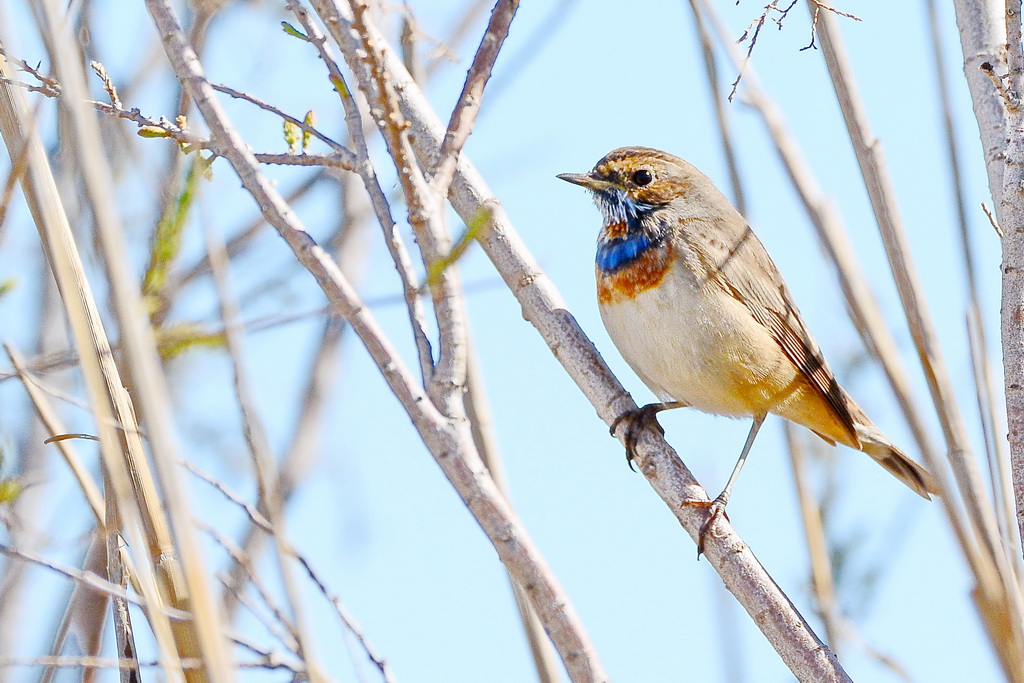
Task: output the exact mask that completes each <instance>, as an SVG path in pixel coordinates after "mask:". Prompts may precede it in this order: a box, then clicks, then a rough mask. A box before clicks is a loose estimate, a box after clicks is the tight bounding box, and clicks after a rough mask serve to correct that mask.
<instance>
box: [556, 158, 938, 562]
mask: <svg viewBox="0 0 1024 683" xmlns="http://www.w3.org/2000/svg"><path fill="white" fill-rule="evenodd" d="M558 177H559V178H561V179H562V180H565V181H568V182H570V183H574V184H576V185H581V186H583V187H585V188H587V189H588V190H590V192H591V193H592V194H593V196H594V201H595V202H596V204H597V206H598V208H599V209H600V210H601V214H602V216H603V217H604V226H603V227H602V228H601V233H600V235H599V237H598V240H597V263H596V273H597V298H598V303H599V306H600V310H601V318H602V319H603V320H604V324H605V327H606V328H607V329H608V334H609V336H611V338H612V341H613V342H615V346H617V347H618V349H619V351H620V352H621V353H622V357H623V358H624V359H625V360H626V362H627V363H629V366H630V367H631V368H632V369H633V371H634V372H636V374H637V375H638V376H639V377H640V379H641V380H643V382H644V384H646V385H647V386H648V387H649V388H650V389H651V391H653V392H654V393H655V395H656V396H657V397H658V398H659V399H660V402H659V403H652V404H650V405H646V406H644V407H643V408H639V409H637V410H635V411H631V412H629V413H626V414H624V415H622V416H620V417H619V418H618V419H617V420H616V421H615V423H614V424H613V425H612V429H611V431H612V434H614V433H615V430H616V429H617V428H618V427H619V425H620V423H626V428H627V432H626V435H625V437H626V438H625V440H626V449H627V458H629V459H630V461H631V460H632V458H633V456H634V448H635V445H636V439H637V435H638V432H639V430H640V429H641V428H643V427H646V426H653V427H655V428H656V429H658V430H659V431H662V430H661V426H660V425H659V424H658V422H657V413H659V412H660V411H662V410H666V409H669V408H678V407H683V406H689V407H692V408H696V409H697V410H701V411H704V412H707V413H714V414H716V415H727V416H730V417H752V418H753V426H752V427H751V428H750V433H749V434H748V435H747V439H746V442H745V443H744V445H743V450H742V452H741V453H740V457H739V460H738V461H737V462H736V466H735V467H734V468H733V471H732V474H731V475H730V476H729V480H728V482H727V483H726V485H725V489H724V490H723V491H722V493H721V494H719V496H718V497H717V498H715V500H714V501H712V502H711V503H710V513H709V515H708V517H707V520H706V521H705V522H704V524H703V526H702V528H701V531H700V535H699V540H698V556H699V555H700V553H701V552H702V550H703V545H704V537H705V535H706V534H707V532H708V530H709V529H710V528H711V526H712V524H713V523H714V522H715V520H716V519H717V518H718V516H720V515H721V514H722V513H723V512H724V510H725V506H726V504H727V503H728V502H729V496H730V494H731V492H732V487H733V485H734V484H735V483H736V478H737V476H738V475H739V473H740V470H741V469H742V468H743V463H744V462H745V461H746V458H747V454H748V453H749V452H750V447H751V445H752V444H753V442H754V437H755V436H757V431H758V429H760V427H761V424H762V423H763V422H764V419H765V417H766V416H767V415H768V413H774V414H775V415H780V416H782V417H784V418H786V419H787V420H791V421H792V422H795V423H797V424H800V425H803V426H805V427H807V428H808V429H810V430H811V431H812V432H814V433H815V434H817V435H818V436H820V437H821V438H822V439H824V440H825V441H827V442H828V443H830V444H832V445H835V444H836V443H841V444H844V445H846V446H849V447H851V448H856V449H857V450H860V451H864V452H865V453H867V454H868V455H870V456H871V457H872V458H874V459H875V461H876V462H877V463H878V464H880V465H881V466H882V467H884V468H885V469H886V470H888V471H889V472H890V473H892V474H893V475H895V476H896V477H897V478H898V479H899V480H900V481H902V482H903V483H904V484H906V485H907V486H909V487H910V488H911V489H913V490H914V492H915V493H917V494H919V495H921V496H923V497H924V498H926V499H927V498H928V497H929V496H928V494H929V493H935V485H934V483H933V480H932V477H931V475H930V474H929V473H928V472H927V471H925V469H924V468H922V467H921V466H920V465H918V464H917V463H916V462H914V461H913V460H911V459H910V458H908V457H907V456H906V455H904V454H903V453H902V452H901V451H900V450H899V449H898V448H896V446H894V445H893V444H892V442H890V441H889V439H887V438H886V437H885V436H884V435H883V434H882V432H881V431H880V430H879V429H878V427H876V426H875V425H874V424H873V423H872V422H871V420H869V419H868V417H867V415H865V414H864V411H863V410H861V409H860V407H859V406H858V405H857V404H856V403H854V401H853V399H851V398H850V397H849V396H848V395H847V393H846V392H845V391H843V388H842V387H840V386H839V383H838V382H837V381H836V378H835V375H833V374H832V370H830V369H829V367H828V364H826V363H825V358H824V357H823V356H822V354H821V350H820V349H819V348H818V345H817V344H816V343H815V341H814V339H813V338H811V334H810V332H809V331H808V330H807V325H806V324H805V323H804V321H803V319H802V318H801V317H800V312H799V311H798V310H797V308H796V304H795V303H793V296H792V295H791V294H790V292H789V288H788V287H787V286H786V283H785V282H784V281H783V279H782V275H781V274H780V273H779V271H778V269H777V268H776V267H775V264H774V263H773V262H772V259H771V257H770V256H768V252H767V251H766V250H765V248H764V245H762V244H761V241H760V240H759V239H758V238H757V236H756V235H754V233H753V231H752V230H751V229H750V226H748V225H747V222H746V220H745V219H744V218H743V216H742V215H740V213H739V212H738V211H737V210H736V209H735V208H733V206H732V204H731V203H730V202H729V200H728V199H726V198H725V196H724V195H723V194H722V193H721V192H719V191H718V189H717V188H716V187H715V186H714V185H713V184H712V183H711V180H710V179H709V178H708V177H707V176H705V175H704V174H703V173H701V172H700V171H698V170H697V169H696V168H694V167H693V166H692V165H690V164H688V163H687V162H685V161H683V160H682V159H680V158H678V157H675V156H673V155H671V154H667V153H666V152H661V151H659V150H656V149H650V148H646V147H623V148H621V149H616V150H614V151H612V152H610V153H609V154H608V155H607V156H605V157H604V158H603V159H601V161H599V162H598V163H597V165H596V166H595V167H594V170H592V171H591V172H590V173H563V174H561V175H559V176H558ZM662 433H664V431H662Z"/></svg>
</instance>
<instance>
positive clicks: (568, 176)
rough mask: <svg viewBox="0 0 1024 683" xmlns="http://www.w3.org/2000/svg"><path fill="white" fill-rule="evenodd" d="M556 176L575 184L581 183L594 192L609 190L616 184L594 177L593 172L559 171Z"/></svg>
mask: <svg viewBox="0 0 1024 683" xmlns="http://www.w3.org/2000/svg"><path fill="white" fill-rule="evenodd" d="M555 177H556V178H558V179H560V180H564V181H565V182H567V183H572V184H573V185H580V186H582V187H585V188H587V189H588V190H593V191H594V192H600V191H601V190H609V189H611V188H612V187H614V186H615V183H610V182H608V181H607V180H602V179H600V178H596V177H594V174H593V173H559V174H558V175H557V176H555Z"/></svg>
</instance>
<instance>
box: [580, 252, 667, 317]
mask: <svg viewBox="0 0 1024 683" xmlns="http://www.w3.org/2000/svg"><path fill="white" fill-rule="evenodd" d="M671 264H672V245H671V244H669V243H668V242H666V243H664V244H659V245H657V246H651V247H650V248H648V249H645V250H644V252H643V253H642V254H640V255H639V256H637V257H636V258H635V259H633V260H632V261H630V263H629V264H628V265H625V266H623V267H621V268H618V269H616V270H614V271H611V272H609V271H607V270H602V269H601V268H600V267H598V268H597V269H596V270H597V301H598V303H599V304H613V303H619V302H621V301H628V300H629V299H633V298H635V297H636V296H637V295H639V294H640V293H641V292H645V291H647V290H648V289H651V288H652V287H657V286H658V285H659V284H661V281H662V280H663V279H664V278H665V274H666V273H667V272H668V270H669V267H670V266H671Z"/></svg>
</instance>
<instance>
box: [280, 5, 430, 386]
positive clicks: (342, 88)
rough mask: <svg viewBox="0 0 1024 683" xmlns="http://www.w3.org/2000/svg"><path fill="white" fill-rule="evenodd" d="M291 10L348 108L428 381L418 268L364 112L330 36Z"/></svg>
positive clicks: (361, 169) (360, 166)
mask: <svg viewBox="0 0 1024 683" xmlns="http://www.w3.org/2000/svg"><path fill="white" fill-rule="evenodd" d="M287 7H288V9H289V10H290V11H291V12H292V13H294V14H295V16H296V18H297V19H298V20H299V22H300V23H301V24H302V27H303V28H304V29H305V31H306V35H307V37H308V42H309V43H310V44H312V45H313V46H314V47H315V48H316V49H317V52H318V53H319V54H320V59H321V61H323V63H324V65H325V66H326V67H327V72H328V76H329V78H330V79H331V82H332V83H333V84H334V88H335V90H336V91H337V93H338V96H339V97H340V98H341V105H342V108H343V109H344V111H345V124H346V126H347V127H348V131H349V138H350V139H351V140H352V145H353V147H355V155H356V158H357V159H358V162H359V163H357V165H356V167H355V171H356V172H357V173H359V176H360V178H362V181H363V185H364V186H365V187H366V191H367V193H368V194H369V195H370V204H371V206H372V207H373V210H374V213H375V215H376V217H377V222H378V223H379V224H380V227H381V230H382V231H383V232H384V243H385V245H386V246H387V248H388V252H389V253H390V255H391V259H392V261H393V262H394V264H395V269H396V271H397V272H398V277H399V279H400V280H401V282H402V293H403V294H404V296H405V303H406V306H407V308H408V311H409V324H410V326H411V327H412V334H413V341H414V342H415V343H416V351H417V353H418V354H419V365H420V374H421V376H422V377H423V379H424V382H426V380H427V378H428V377H429V376H430V375H431V373H432V371H433V367H434V359H433V352H432V351H431V346H430V338H429V337H428V336H427V324H426V314H425V312H424V310H423V302H422V301H421V300H420V286H419V282H418V278H417V277H416V271H415V269H414V268H413V265H412V259H411V258H410V257H409V251H408V249H407V248H406V246H405V243H404V242H403V240H402V236H401V234H400V233H399V231H398V227H397V226H396V225H395V220H394V218H393V217H392V215H391V206H390V205H389V203H388V200H387V197H386V196H385V194H384V190H383V189H382V188H381V186H380V180H379V179H378V178H377V173H376V171H375V170H374V168H373V164H372V163H371V162H370V152H369V147H368V146H367V144H366V135H365V134H364V132H363V121H362V115H361V113H360V111H359V105H358V103H357V102H356V99H355V97H354V96H353V93H352V91H351V89H350V88H349V87H348V84H347V83H346V82H345V76H344V74H342V72H341V69H340V68H339V66H338V62H337V60H335V58H334V55H333V54H332V53H331V51H330V49H329V48H328V46H327V38H326V37H325V36H324V35H323V32H322V31H321V30H320V27H319V26H317V25H316V24H315V23H314V22H313V21H312V19H311V18H310V16H309V12H308V11H307V10H306V8H305V7H304V6H302V5H301V4H299V3H298V2H297V0H288V5H287Z"/></svg>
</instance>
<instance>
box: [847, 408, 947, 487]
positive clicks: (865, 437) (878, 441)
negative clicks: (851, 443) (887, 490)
mask: <svg viewBox="0 0 1024 683" xmlns="http://www.w3.org/2000/svg"><path fill="white" fill-rule="evenodd" d="M857 436H858V437H859V438H860V444H861V450H862V451H864V452H865V453H867V454H868V455H870V456H871V457H872V458H874V460H875V462H877V463H878V464H879V465H881V466H882V467H884V468H885V469H887V470H888V471H889V472H890V473H891V474H892V475H893V476H895V477H896V478H897V479H899V480H900V481H902V482H903V483H904V484H906V485H907V486H909V487H910V488H911V489H913V490H914V493H916V494H917V495H919V496H921V497H922V498H925V499H926V500H931V497H930V496H929V495H928V494H929V493H934V494H937V493H938V490H937V487H936V485H935V479H934V478H933V477H932V475H931V473H929V472H928V470H926V469H925V468H923V467H921V466H920V465H918V464H917V463H916V462H914V461H913V460H911V459H910V458H908V457H907V456H906V455H904V454H903V452H902V451H900V450H899V449H898V448H896V447H895V446H893V445H892V444H891V443H889V442H888V441H887V440H886V439H885V437H884V436H882V435H881V433H879V432H878V430H877V429H875V428H874V425H871V426H865V425H860V424H858V425H857Z"/></svg>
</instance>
